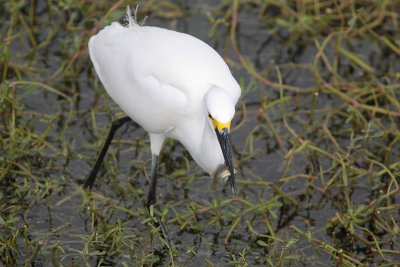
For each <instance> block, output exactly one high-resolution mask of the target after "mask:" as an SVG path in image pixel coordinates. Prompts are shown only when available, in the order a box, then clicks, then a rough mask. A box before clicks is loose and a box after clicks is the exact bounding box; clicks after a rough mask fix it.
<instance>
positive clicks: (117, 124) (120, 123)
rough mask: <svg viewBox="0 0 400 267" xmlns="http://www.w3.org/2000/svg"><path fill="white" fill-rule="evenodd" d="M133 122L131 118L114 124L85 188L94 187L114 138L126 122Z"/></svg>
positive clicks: (122, 119)
mask: <svg viewBox="0 0 400 267" xmlns="http://www.w3.org/2000/svg"><path fill="white" fill-rule="evenodd" d="M129 121H132V119H131V118H129V117H122V118H120V119H117V120H115V121H113V122H112V125H111V129H110V131H109V132H108V136H107V139H106V142H105V143H104V145H103V148H102V149H101V152H100V155H99V157H98V158H97V161H96V164H95V165H94V167H93V169H92V171H91V172H90V175H89V177H88V178H87V179H86V181H85V183H84V184H83V187H84V188H88V187H89V188H91V187H92V186H93V183H94V180H95V179H96V175H97V172H98V171H99V169H100V166H101V163H102V162H103V159H104V156H105V155H106V152H107V150H108V147H109V146H110V144H111V141H112V139H113V138H114V135H115V132H116V131H117V130H118V129H119V128H121V126H122V125H124V124H125V123H126V122H129Z"/></svg>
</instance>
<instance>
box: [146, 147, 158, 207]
mask: <svg viewBox="0 0 400 267" xmlns="http://www.w3.org/2000/svg"><path fill="white" fill-rule="evenodd" d="M157 166H158V156H157V155H155V154H153V155H152V156H151V183H150V188H149V195H148V196H147V208H148V209H150V206H151V205H154V204H155V203H156V188H157Z"/></svg>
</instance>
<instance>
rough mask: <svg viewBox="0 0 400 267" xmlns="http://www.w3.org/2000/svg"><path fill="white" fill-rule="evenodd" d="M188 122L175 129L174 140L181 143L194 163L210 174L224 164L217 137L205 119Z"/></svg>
mask: <svg viewBox="0 0 400 267" xmlns="http://www.w3.org/2000/svg"><path fill="white" fill-rule="evenodd" d="M188 121H190V122H189V123H187V124H185V125H182V127H180V129H177V132H176V134H177V136H176V139H178V140H180V141H181V143H182V144H183V146H184V147H185V148H186V149H187V150H188V151H189V153H190V155H191V156H192V158H193V159H194V161H195V162H196V163H197V164H198V165H199V166H200V167H201V168H202V169H203V170H204V171H206V172H208V173H209V174H211V173H212V172H213V171H215V169H216V168H217V167H218V166H219V165H221V164H224V157H223V155H222V151H221V148H220V145H219V143H218V139H217V136H216V135H215V132H214V130H213V129H212V127H211V125H210V123H208V121H207V118H205V117H202V118H198V119H197V120H188Z"/></svg>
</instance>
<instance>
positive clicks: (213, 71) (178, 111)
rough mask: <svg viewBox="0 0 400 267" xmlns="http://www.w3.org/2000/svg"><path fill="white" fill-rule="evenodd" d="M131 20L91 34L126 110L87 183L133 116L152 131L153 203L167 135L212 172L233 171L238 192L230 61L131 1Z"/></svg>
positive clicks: (97, 61) (111, 88)
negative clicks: (140, 18)
mask: <svg viewBox="0 0 400 267" xmlns="http://www.w3.org/2000/svg"><path fill="white" fill-rule="evenodd" d="M127 21H128V23H127V25H125V26H123V25H121V24H119V23H117V22H113V23H111V25H109V26H107V27H105V28H104V29H103V30H101V31H100V32H99V33H98V34H96V35H94V36H92V37H91V38H90V40H89V54H90V59H91V61H92V63H93V65H94V68H95V70H96V73H97V75H98V77H99V78H100V80H101V82H102V84H103V85H104V87H105V89H106V90H107V92H108V94H109V95H110V96H111V98H112V99H113V100H114V101H115V102H116V103H117V104H118V105H119V107H120V108H121V109H122V110H123V111H124V113H125V114H126V115H127V117H124V118H122V119H120V120H117V121H115V122H113V125H112V127H111V130H110V133H109V136H108V138H107V141H106V143H105V145H104V147H103V149H102V151H101V154H100V156H99V158H98V160H97V162H96V165H95V167H94V168H93V170H92V172H91V174H90V176H89V178H88V179H87V180H86V182H85V187H87V186H92V184H93V182H94V179H95V176H96V173H97V171H98V169H99V167H100V165H101V162H102V160H103V158H104V155H105V153H106V151H107V148H108V145H109V144H110V142H111V140H112V138H113V136H114V133H115V131H116V130H117V129H118V128H119V127H120V126H122V124H124V123H125V122H127V121H130V120H133V121H135V122H136V123H138V124H139V125H140V126H141V127H143V128H144V129H145V130H146V131H147V132H148V133H149V135H150V143H151V153H152V171H151V173H152V182H151V185H150V189H149V196H148V202H147V205H148V206H150V205H152V204H154V203H155V189H156V180H157V160H158V155H159V154H160V151H161V148H162V145H163V143H164V140H165V139H166V138H172V139H175V140H178V141H180V142H181V143H182V144H183V146H184V147H185V148H186V149H187V150H188V151H189V153H190V155H191V156H192V157H193V159H194V160H195V162H196V163H197V164H198V165H199V166H200V167H201V168H202V169H203V170H204V171H206V172H207V173H209V174H210V175H211V176H214V175H216V173H218V172H221V170H224V171H225V172H226V173H228V175H227V177H224V178H228V177H229V178H228V179H229V181H230V183H231V188H232V192H233V193H234V190H235V178H234V168H233V160H232V153H231V146H230V141H229V138H230V136H229V131H230V124H231V120H232V118H233V116H234V113H235V105H236V103H237V101H238V99H239V97H240V94H241V90H240V86H239V85H238V83H237V81H236V80H235V79H234V78H233V76H232V74H231V72H230V70H229V68H228V66H227V64H226V63H225V61H224V60H223V59H222V58H221V56H220V55H219V54H218V53H217V52H216V51H215V50H214V49H212V48H211V47H210V46H209V45H207V44H206V43H204V42H203V41H201V40H199V39H197V38H195V37H193V36H191V35H188V34H185V33H180V32H176V31H172V30H167V29H162V28H158V27H150V26H142V25H139V24H138V23H137V22H136V15H135V16H132V15H131V14H130V9H129V7H128V8H127ZM226 168H227V169H228V171H229V172H227V171H226Z"/></svg>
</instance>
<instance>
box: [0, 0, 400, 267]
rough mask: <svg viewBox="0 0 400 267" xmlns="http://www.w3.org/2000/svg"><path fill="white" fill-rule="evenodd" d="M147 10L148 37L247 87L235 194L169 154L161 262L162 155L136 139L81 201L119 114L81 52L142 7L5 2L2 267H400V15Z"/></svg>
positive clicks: (326, 9)
mask: <svg viewBox="0 0 400 267" xmlns="http://www.w3.org/2000/svg"><path fill="white" fill-rule="evenodd" d="M142 2H143V3H141V6H140V9H139V16H140V17H144V16H146V15H148V16H149V19H148V20H147V22H146V23H147V24H148V25H162V26H163V27H166V28H171V29H177V30H180V31H187V32H188V33H190V34H192V35H195V36H198V37H200V38H201V39H203V40H205V41H207V42H208V43H209V44H211V45H212V46H213V47H216V48H217V50H218V51H219V52H220V53H221V54H222V55H223V56H224V58H225V59H226V61H227V62H228V64H229V65H230V67H231V69H232V72H233V73H234V75H235V77H236V78H237V79H238V81H240V83H241V85H242V88H243V97H242V98H241V100H240V102H239V104H238V106H237V115H236V118H235V121H234V124H233V126H234V129H233V134H232V135H233V143H234V145H235V147H234V151H235V158H236V165H237V168H238V169H239V174H238V178H237V179H238V186H237V189H238V194H237V195H235V196H232V195H231V193H230V189H229V185H226V186H225V187H224V186H217V185H213V184H212V181H211V179H209V177H207V176H206V175H204V174H203V173H202V171H201V170H200V169H199V168H198V167H197V166H196V164H194V163H193V161H191V160H190V156H189V155H188V153H187V152H185V151H184V149H183V147H182V146H181V145H180V144H178V143H176V142H173V141H169V142H168V143H167V144H166V146H165V148H164V152H163V154H162V155H161V164H160V168H159V175H160V183H159V187H158V204H159V206H160V209H161V212H160V213H161V214H160V215H161V218H162V220H163V222H164V225H165V227H166V229H167V231H168V234H169V237H170V239H171V241H172V244H173V245H172V246H171V247H170V248H169V249H166V248H165V246H163V242H164V240H163V239H162V238H161V236H160V234H159V233H158V231H157V229H155V227H154V226H153V224H152V223H151V222H150V221H151V219H150V217H149V215H148V211H147V210H146V208H145V205H144V203H145V199H146V193H147V188H148V179H149V173H148V172H149V169H150V149H149V146H148V143H149V142H148V138H147V135H146V133H145V132H144V131H143V130H142V129H140V128H138V127H136V126H134V125H130V126H127V127H124V128H123V129H121V131H120V132H118V134H117V135H118V138H117V139H116V140H115V141H114V142H113V145H112V147H111V148H110V151H109V153H108V154H107V156H106V161H105V164H104V167H103V168H102V171H101V173H100V174H101V175H100V177H99V178H98V180H97V182H96V185H95V188H94V189H93V191H92V192H85V191H84V190H83V189H82V188H81V184H82V182H83V180H84V179H85V178H86V176H87V175H88V174H89V172H90V168H91V167H92V165H93V163H94V161H95V159H96V156H97V153H98V152H99V149H100V147H101V145H102V143H103V141H104V138H105V135H106V133H107V131H108V127H109V125H110V121H111V120H112V118H113V117H115V116H118V115H119V114H118V113H119V109H118V107H117V106H116V105H115V104H114V103H113V102H112V101H111V100H110V99H109V97H108V96H107V94H106V92H105V91H104V90H103V88H102V86H101V83H100V82H99V80H98V79H97V77H96V75H95V73H94V70H93V67H92V65H91V62H90V60H89V58H88V53H87V42H88V39H89V38H90V36H91V35H92V34H93V33H95V32H97V31H98V30H99V29H101V28H102V27H103V26H104V25H106V24H108V23H110V22H111V21H115V20H121V18H122V17H123V15H124V13H125V7H126V5H127V4H130V5H131V6H134V5H135V4H136V2H134V1H122V0H121V1H115V2H113V3H111V1H83V0H63V1H50V0H49V1H45V0H39V1H27V0H16V1H6V0H1V1H0V15H1V16H0V21H1V24H0V25H1V41H0V51H1V52H0V75H1V85H0V118H1V119H0V262H1V264H2V265H6V266H9V265H10V266H13V265H26V266H30V265H32V266H33V265H35V266H37V265H40V264H41V263H42V264H44V265H45V266H47V265H55V266H60V265H64V266H85V265H86V266H95V265H98V266H100V265H117V266H133V265H135V266H149V265H153V264H154V265H174V266H187V265H189V264H190V265H193V266H221V265H227V266H228V265H229V266H230V265H235V266H254V265H262V266H332V265H336V266H364V265H371V266H378V265H379V266H399V265H400V239H399V236H400V219H399V218H400V192H399V191H400V189H399V182H400V181H399V177H400V160H399V158H400V130H399V127H400V126H399V125H400V81H399V79H400V60H399V56H400V26H399V22H400V14H399V12H398V11H399V10H400V2H399V1H389V0H383V1H374V0H357V1H356V0H346V1H336V0H297V1H295V0H287V1H277V0H275V1H273V0H265V1H261V0H259V1H258V0H233V1H230V0H229V1H228V0H226V1H224V0H221V1H220V2H219V3H214V1H208V2H210V3H212V4H209V5H207V4H204V3H203V4H201V1H198V3H197V4H195V2H197V1H179V0H176V1H172V0H171V1H166V0H163V1H152V0H149V1H142ZM204 25H207V27H208V28H207V27H203V26H204ZM186 26H187V28H186ZM138 64H139V63H138Z"/></svg>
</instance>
